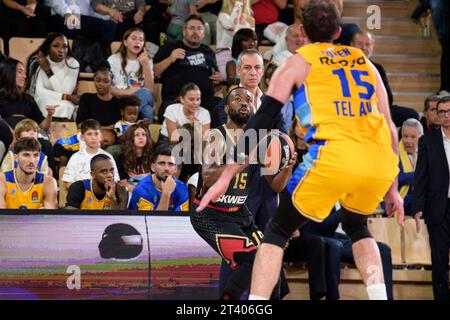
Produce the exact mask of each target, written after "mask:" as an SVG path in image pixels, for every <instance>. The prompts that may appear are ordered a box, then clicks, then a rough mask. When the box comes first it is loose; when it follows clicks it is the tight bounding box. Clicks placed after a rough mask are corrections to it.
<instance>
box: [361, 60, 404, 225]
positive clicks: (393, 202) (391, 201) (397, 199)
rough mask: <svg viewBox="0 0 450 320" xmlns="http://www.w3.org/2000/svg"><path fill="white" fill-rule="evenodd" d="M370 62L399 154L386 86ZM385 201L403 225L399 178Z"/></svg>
mask: <svg viewBox="0 0 450 320" xmlns="http://www.w3.org/2000/svg"><path fill="white" fill-rule="evenodd" d="M369 64H370V66H371V68H372V70H373V72H374V73H375V76H376V79H377V88H376V95H377V98H378V110H379V111H380V112H381V113H382V114H383V116H384V118H385V119H386V122H387V124H388V126H389V131H390V133H391V146H392V150H393V151H394V153H395V154H396V155H397V156H398V136H397V128H396V127H395V124H394V122H393V121H392V118H391V112H390V111H389V102H388V97H387V93H386V88H385V87H384V84H383V80H382V79H381V76H380V74H379V73H378V70H377V69H376V68H375V67H374V65H373V64H372V63H371V62H370V61H369ZM384 201H385V203H386V211H387V215H388V216H389V217H392V216H393V215H394V213H395V212H397V221H398V224H400V225H403V220H404V217H405V212H404V208H403V198H402V197H401V196H400V194H399V192H398V180H397V178H395V180H394V182H393V183H392V185H391V187H390V188H389V190H388V192H387V193H386V195H385V196H384Z"/></svg>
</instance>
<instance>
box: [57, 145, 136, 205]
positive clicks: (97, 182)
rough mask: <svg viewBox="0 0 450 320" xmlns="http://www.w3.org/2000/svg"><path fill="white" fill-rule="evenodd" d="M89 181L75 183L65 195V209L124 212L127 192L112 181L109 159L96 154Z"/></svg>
mask: <svg viewBox="0 0 450 320" xmlns="http://www.w3.org/2000/svg"><path fill="white" fill-rule="evenodd" d="M91 176H92V178H91V179H84V180H80V181H76V182H74V183H72V184H71V185H70V188H69V191H68V193H67V206H66V209H81V210H124V209H126V208H127V202H128V192H127V190H126V189H125V188H124V187H122V186H121V185H120V184H119V183H118V182H115V181H114V165H113V162H112V160H111V158H110V157H109V156H107V155H105V154H98V155H96V156H95V157H93V158H92V160H91Z"/></svg>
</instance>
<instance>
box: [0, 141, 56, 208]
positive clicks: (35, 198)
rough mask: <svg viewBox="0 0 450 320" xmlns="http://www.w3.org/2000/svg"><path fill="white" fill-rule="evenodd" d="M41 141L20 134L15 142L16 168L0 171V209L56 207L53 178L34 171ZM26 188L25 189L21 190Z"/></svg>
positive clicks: (36, 168) (54, 181)
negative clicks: (21, 136)
mask: <svg viewBox="0 0 450 320" xmlns="http://www.w3.org/2000/svg"><path fill="white" fill-rule="evenodd" d="M40 152H41V145H40V144H39V141H37V140H36V139H34V138H23V139H21V140H20V141H18V142H17V143H16V145H15V154H14V159H15V161H17V168H18V169H16V168H14V169H12V170H11V171H7V172H3V173H0V208H1V209H40V208H45V209H56V208H57V207H58V202H57V200H56V192H57V186H56V180H55V179H54V178H53V177H51V176H48V175H45V174H43V173H40V172H38V162H39V153H40ZM23 190H26V191H23Z"/></svg>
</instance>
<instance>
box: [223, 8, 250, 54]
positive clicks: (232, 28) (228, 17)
mask: <svg viewBox="0 0 450 320" xmlns="http://www.w3.org/2000/svg"><path fill="white" fill-rule="evenodd" d="M236 4H237V2H236V3H235V5H234V7H233V10H232V11H231V14H228V13H225V12H220V13H219V17H218V19H217V23H216V28H217V48H231V45H232V43H233V36H234V34H235V33H236V32H237V31H238V30H239V29H242V28H249V29H254V27H253V26H251V25H249V24H240V21H239V20H240V19H239V16H238V13H239V12H240V10H239V5H236Z"/></svg>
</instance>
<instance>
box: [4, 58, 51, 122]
mask: <svg viewBox="0 0 450 320" xmlns="http://www.w3.org/2000/svg"><path fill="white" fill-rule="evenodd" d="M26 79H27V77H26V74H25V68H24V66H23V64H22V63H21V62H20V61H18V60H15V59H12V58H8V59H6V60H5V61H3V62H1V63H0V116H1V117H2V118H3V120H4V121H6V122H7V123H8V125H9V126H10V127H11V128H13V129H14V128H15V126H16V124H17V123H18V122H19V121H20V120H23V119H25V118H29V119H32V120H34V121H36V123H38V124H39V127H40V128H42V129H44V130H49V128H50V124H51V123H52V119H53V114H54V113H55V108H56V107H55V106H54V105H48V106H46V117H44V116H43V115H42V112H41V110H40V109H39V107H38V106H37V104H36V102H35V100H34V99H33V97H32V96H30V95H29V94H27V93H26V92H25V82H26Z"/></svg>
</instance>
